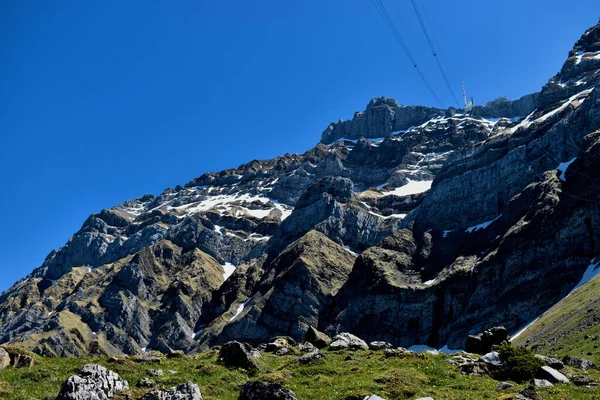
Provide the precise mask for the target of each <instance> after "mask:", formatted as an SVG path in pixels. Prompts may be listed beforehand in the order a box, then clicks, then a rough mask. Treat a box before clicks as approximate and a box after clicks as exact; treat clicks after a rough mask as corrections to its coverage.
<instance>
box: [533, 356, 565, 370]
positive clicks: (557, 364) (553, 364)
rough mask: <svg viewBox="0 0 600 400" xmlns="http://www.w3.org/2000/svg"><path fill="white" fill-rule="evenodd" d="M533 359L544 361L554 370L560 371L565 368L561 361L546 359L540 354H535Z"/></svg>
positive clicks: (551, 358)
mask: <svg viewBox="0 0 600 400" xmlns="http://www.w3.org/2000/svg"><path fill="white" fill-rule="evenodd" d="M535 357H536V358H539V359H540V360H542V361H544V362H545V363H546V364H547V365H548V366H549V367H552V368H554V369H557V370H561V369H563V368H564V367H565V364H564V363H563V362H562V361H560V360H557V359H556V358H553V357H546V356H543V355H540V354H536V355H535Z"/></svg>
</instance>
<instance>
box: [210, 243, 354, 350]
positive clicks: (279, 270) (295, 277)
mask: <svg viewBox="0 0 600 400" xmlns="http://www.w3.org/2000/svg"><path fill="white" fill-rule="evenodd" d="M355 258H356V256H355V255H354V254H352V253H351V252H349V251H348V250H346V249H344V248H343V247H341V246H339V245H337V244H336V243H334V242H332V241H331V240H329V239H328V238H327V237H325V236H324V235H323V234H321V233H318V232H315V231H310V232H308V233H307V234H306V235H304V236H303V237H302V238H300V239H298V240H297V241H295V242H294V243H292V244H291V245H290V246H288V247H287V248H286V249H285V250H284V251H283V252H282V253H281V254H280V255H279V256H278V257H277V258H275V259H274V260H273V261H271V262H269V263H268V265H263V270H264V271H265V272H264V275H263V276H262V279H260V281H259V282H257V283H256V284H255V289H254V291H253V292H252V294H251V297H248V298H240V299H237V300H236V301H234V302H233V303H232V304H231V305H230V307H229V311H227V312H225V313H224V314H223V315H221V316H220V317H218V318H216V319H215V320H214V321H213V322H212V323H211V324H209V325H208V327H207V328H206V330H205V331H204V333H203V334H202V336H201V338H200V341H202V342H204V344H203V346H205V345H207V344H216V343H223V342H227V341H228V340H231V339H233V338H236V339H237V340H244V341H248V342H251V343H252V342H254V343H256V342H260V341H261V340H264V338H268V337H273V336H277V335H286V336H291V337H294V338H298V339H301V338H303V337H304V335H305V333H306V331H307V330H308V328H309V326H315V327H318V326H320V325H323V324H324V322H325V321H326V320H327V318H328V315H327V312H328V309H329V307H330V305H331V301H332V300H333V297H334V296H335V295H336V293H337V291H338V290H339V288H340V287H341V286H342V285H343V284H344V282H345V281H346V279H347V277H348V275H349V274H350V271H351V269H352V265H353V264H354V260H355Z"/></svg>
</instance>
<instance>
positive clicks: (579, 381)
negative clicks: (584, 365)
mask: <svg viewBox="0 0 600 400" xmlns="http://www.w3.org/2000/svg"><path fill="white" fill-rule="evenodd" d="M571 381H572V382H573V383H574V384H575V385H576V386H598V382H596V381H595V380H593V379H592V378H590V377H589V376H583V375H574V376H572V377H571Z"/></svg>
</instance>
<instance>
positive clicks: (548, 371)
mask: <svg viewBox="0 0 600 400" xmlns="http://www.w3.org/2000/svg"><path fill="white" fill-rule="evenodd" d="M535 377H536V378H537V379H546V380H548V381H550V382H551V383H566V384H567V385H568V384H569V383H570V382H569V379H568V378H567V377H566V376H564V375H563V374H561V373H560V372H558V371H557V370H555V369H554V368H552V367H548V366H543V367H541V368H540V369H539V370H538V372H537V373H536V374H535Z"/></svg>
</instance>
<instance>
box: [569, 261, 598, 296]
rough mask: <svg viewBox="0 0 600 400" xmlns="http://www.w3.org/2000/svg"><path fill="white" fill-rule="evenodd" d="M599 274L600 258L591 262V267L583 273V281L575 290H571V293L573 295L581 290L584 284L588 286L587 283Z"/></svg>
mask: <svg viewBox="0 0 600 400" xmlns="http://www.w3.org/2000/svg"><path fill="white" fill-rule="evenodd" d="M598 273H600V258H594V259H593V260H592V261H591V262H590V265H589V267H587V269H586V270H585V272H584V273H583V276H582V277H581V280H580V281H579V283H578V284H577V286H575V287H574V288H573V290H571V293H573V292H574V291H575V290H577V289H579V288H580V287H582V286H583V285H584V284H586V283H587V282H589V281H590V280H591V279H592V278H593V277H595V276H596V275H598Z"/></svg>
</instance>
